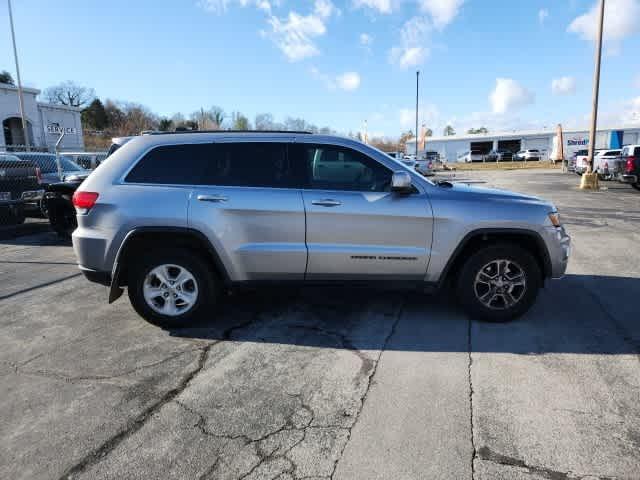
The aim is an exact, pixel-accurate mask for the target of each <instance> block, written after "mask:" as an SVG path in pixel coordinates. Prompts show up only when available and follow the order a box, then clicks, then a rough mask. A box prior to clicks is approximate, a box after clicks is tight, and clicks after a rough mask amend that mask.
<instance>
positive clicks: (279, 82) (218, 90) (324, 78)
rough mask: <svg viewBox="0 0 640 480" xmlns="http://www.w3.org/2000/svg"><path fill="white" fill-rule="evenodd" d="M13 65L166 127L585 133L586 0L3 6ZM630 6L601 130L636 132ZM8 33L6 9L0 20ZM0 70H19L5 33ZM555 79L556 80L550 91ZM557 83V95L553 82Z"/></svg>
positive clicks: (637, 0) (618, 31)
mask: <svg viewBox="0 0 640 480" xmlns="http://www.w3.org/2000/svg"><path fill="white" fill-rule="evenodd" d="M13 6H14V21H15V26H16V34H17V41H18V48H19V53H20V58H21V70H22V76H23V81H24V83H25V84H27V85H30V86H35V87H38V88H41V89H43V88H45V87H47V86H50V85H53V84H56V83H59V82H61V81H64V80H74V81H75V82H77V83H79V84H82V85H85V86H89V87H93V88H94V89H95V91H96V93H97V94H98V96H100V97H101V98H103V99H105V98H112V99H117V100H125V101H132V102H138V103H142V104H144V105H146V106H148V107H149V108H150V109H152V110H153V111H155V112H157V113H159V114H161V115H166V116H171V115H172V114H174V113H176V112H183V113H185V114H189V113H190V112H193V111H195V110H197V109H199V108H200V107H204V108H207V107H209V106H211V105H220V106H221V107H223V108H224V109H225V111H227V112H231V111H234V110H238V111H241V112H243V113H244V114H246V115H247V116H249V118H250V119H253V117H254V116H255V114H257V113H262V112H270V113H272V114H273V115H274V116H275V118H276V120H282V119H283V118H284V117H285V116H288V115H289V116H295V117H303V118H305V119H306V120H308V121H310V122H313V123H315V124H317V125H319V126H325V125H326V126H330V127H331V128H333V129H335V130H338V131H340V132H348V131H357V130H360V129H362V127H363V124H364V121H365V119H366V120H367V124H368V129H369V132H370V134H378V135H380V134H384V135H387V136H394V135H397V134H399V133H400V132H401V131H403V130H406V129H408V128H411V127H412V125H413V123H414V120H413V115H414V113H413V112H414V110H413V109H414V103H415V99H414V98H415V97H414V92H415V90H414V88H415V71H416V69H419V70H420V71H421V82H420V87H421V110H422V112H423V113H422V115H421V123H423V122H424V123H426V124H427V125H428V126H429V127H431V128H432V129H433V130H434V132H435V133H436V134H440V133H441V132H442V129H443V127H444V126H445V125H446V124H447V123H451V124H452V125H453V126H454V128H455V129H456V130H457V131H458V132H461V131H463V130H466V129H467V128H469V127H479V126H482V125H485V126H487V127H489V128H490V129H492V130H498V129H512V128H527V127H533V128H539V127H543V126H547V127H548V128H553V126H554V125H555V124H556V123H557V122H563V123H564V124H566V125H567V126H583V125H586V124H587V119H588V113H589V106H590V101H591V82H592V70H593V42H592V40H590V38H592V37H593V28H594V25H595V21H594V20H595V18H594V8H595V0H553V1H551V0H546V1H537V0H527V1H517V2H516V1H509V0H482V1H481V0H414V1H410V0H347V1H343V2H339V1H337V0H336V1H334V2H332V1H330V0H309V1H292V0H182V1H179V2H178V1H158V0H155V1H152V0H129V1H123V0H112V1H110V2H98V1H95V0H65V1H64V2H51V1H44V0H13ZM639 18H640V0H608V3H607V12H606V20H605V24H606V29H605V30H606V31H605V38H606V42H605V55H604V57H603V67H602V80H601V112H602V116H601V122H600V123H601V124H605V123H606V124H621V123H624V124H636V123H637V124H640V63H638V61H637V59H638V55H639V54H638V52H640V21H639V20H638V19H639ZM7 22H8V15H7V10H6V4H4V5H0V23H4V24H5V25H6V24H7ZM1 30H2V32H4V33H3V34H2V35H0V52H1V55H0V70H1V69H7V70H9V71H10V72H12V73H13V72H14V65H13V57H12V54H11V44H10V34H9V29H8V28H2V29H1ZM554 80H555V82H554ZM554 84H555V85H554Z"/></svg>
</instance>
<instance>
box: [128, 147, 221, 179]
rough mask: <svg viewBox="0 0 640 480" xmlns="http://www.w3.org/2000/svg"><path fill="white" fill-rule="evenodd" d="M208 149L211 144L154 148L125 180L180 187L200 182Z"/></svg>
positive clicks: (209, 154)
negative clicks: (177, 185)
mask: <svg viewBox="0 0 640 480" xmlns="http://www.w3.org/2000/svg"><path fill="white" fill-rule="evenodd" d="M211 149H212V145H211V144H200V145H166V146H162V147H156V148H154V149H153V150H151V151H150V152H148V153H147V154H146V155H145V156H144V157H143V158H142V159H141V160H140V161H139V162H138V163H137V164H136V166H135V167H133V170H131V172H129V175H127V178H126V181H127V182H136V183H165V184H179V185H195V184H198V183H201V182H202V175H203V173H204V168H205V166H206V164H207V161H208V160H209V158H210V156H211V153H212V152H211Z"/></svg>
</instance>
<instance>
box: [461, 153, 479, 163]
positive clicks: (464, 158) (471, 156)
mask: <svg viewBox="0 0 640 480" xmlns="http://www.w3.org/2000/svg"><path fill="white" fill-rule="evenodd" d="M482 157H483V156H482V153H480V152H475V151H471V150H467V151H466V152H463V153H461V154H460V155H458V161H459V162H465V163H471V162H481V161H482Z"/></svg>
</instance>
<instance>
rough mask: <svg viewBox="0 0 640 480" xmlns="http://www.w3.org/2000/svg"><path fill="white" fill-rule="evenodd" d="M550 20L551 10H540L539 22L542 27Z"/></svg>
mask: <svg viewBox="0 0 640 480" xmlns="http://www.w3.org/2000/svg"><path fill="white" fill-rule="evenodd" d="M547 18H549V10H547V9H546V8H541V9H540V10H538V22H539V23H540V25H542V24H543V23H544V22H545V21H546V20H547Z"/></svg>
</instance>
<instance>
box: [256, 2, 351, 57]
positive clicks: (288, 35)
mask: <svg viewBox="0 0 640 480" xmlns="http://www.w3.org/2000/svg"><path fill="white" fill-rule="evenodd" d="M333 14H339V10H338V9H336V7H335V6H334V5H333V3H332V2H330V1H329V0H316V2H315V4H314V10H313V13H310V14H309V15H300V14H299V13H297V12H294V11H290V12H289V15H288V16H287V17H286V18H285V19H284V20H281V19H279V18H278V17H276V16H273V15H272V16H271V17H269V20H268V23H269V25H270V26H271V31H269V32H263V34H264V35H265V36H267V37H269V38H271V40H272V41H273V42H274V43H275V45H276V46H277V47H278V48H279V49H280V50H281V51H282V53H284V54H285V56H286V57H287V59H289V61H291V62H297V61H300V60H303V59H305V58H309V57H313V56H315V55H318V54H319V53H320V51H319V50H318V47H317V46H316V44H315V42H314V39H315V38H317V37H320V36H322V35H324V34H325V33H326V32H327V27H326V25H325V21H326V20H327V19H328V18H329V17H330V16H331V15H333Z"/></svg>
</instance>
